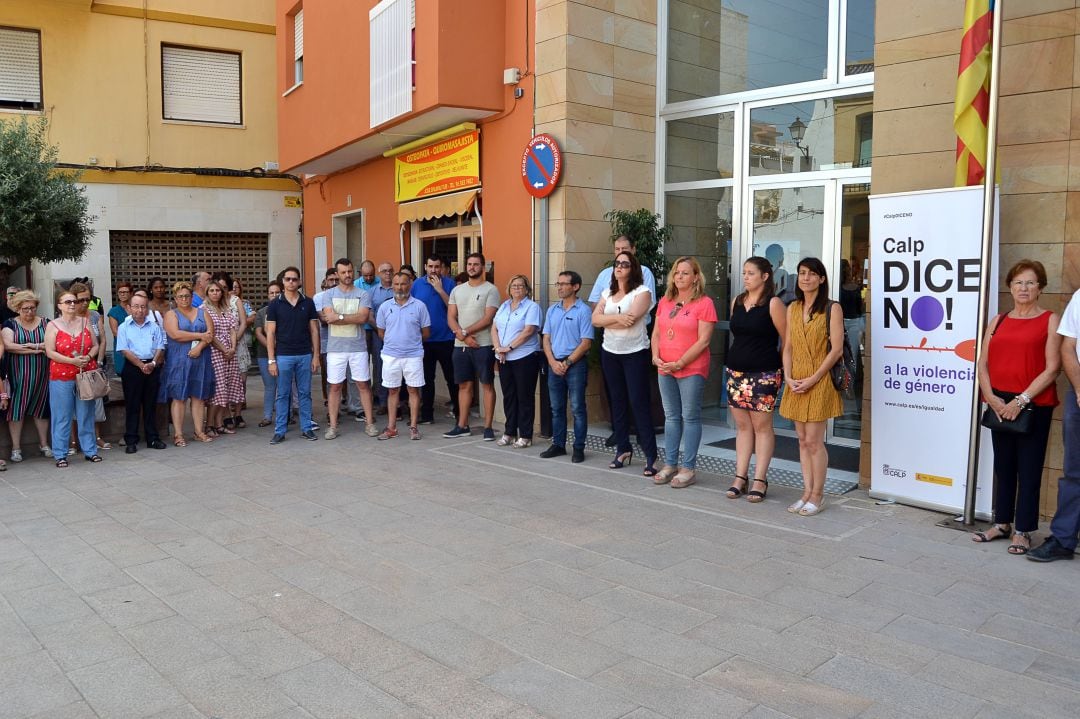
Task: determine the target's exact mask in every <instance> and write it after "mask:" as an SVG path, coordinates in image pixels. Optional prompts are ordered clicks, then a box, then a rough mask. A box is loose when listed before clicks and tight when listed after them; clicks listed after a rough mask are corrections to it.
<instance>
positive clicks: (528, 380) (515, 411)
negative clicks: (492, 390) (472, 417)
mask: <svg viewBox="0 0 1080 719" xmlns="http://www.w3.org/2000/svg"><path fill="white" fill-rule="evenodd" d="M543 357H544V355H543V354H541V353H540V352H533V353H532V354H527V355H525V356H524V357H522V358H521V359H516V360H508V361H506V362H503V363H502V364H500V365H499V366H498V367H499V384H500V385H502V391H503V413H504V414H505V415H506V432H505V434H507V435H509V436H511V437H524V438H525V439H532V436H533V422H534V420H535V419H536V380H537V378H538V377H539V376H540V362H541V360H542V358H543Z"/></svg>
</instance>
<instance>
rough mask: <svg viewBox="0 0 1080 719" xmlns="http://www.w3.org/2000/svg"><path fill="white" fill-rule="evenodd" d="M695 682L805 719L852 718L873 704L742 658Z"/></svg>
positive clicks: (838, 690) (708, 673) (707, 673)
mask: <svg viewBox="0 0 1080 719" xmlns="http://www.w3.org/2000/svg"><path fill="white" fill-rule="evenodd" d="M698 681H699V682H701V683H703V684H708V685H709V686H714V687H717V688H719V689H723V690H724V691H726V692H729V693H731V694H734V695H735V696H738V697H741V698H742V699H744V700H747V701H750V702H753V703H756V704H764V705H766V706H767V707H769V708H771V709H775V710H776V711H778V712H784V713H786V714H788V715H791V716H798V717H805V718H806V719H815V718H817V717H820V718H821V719H833V717H855V716H859V715H860V712H862V711H863V710H865V709H867V708H869V707H870V705H871V704H873V702H872V701H871V700H869V699H867V698H865V697H860V696H857V695H854V694H850V693H848V692H846V691H843V690H841V689H836V688H833V687H829V686H824V685H822V684H819V683H817V682H813V681H810V680H808V679H805V678H804V677H801V676H799V675H797V674H792V673H790V672H785V671H782V670H780V669H777V668H775V667H771V666H767V665H765V664H759V663H757V662H752V661H750V660H748V659H743V658H742V657H735V658H734V659H729V660H728V661H726V662H724V663H723V664H721V665H720V666H718V667H716V668H714V669H710V670H709V671H707V672H705V673H704V674H702V675H701V676H700V677H698Z"/></svg>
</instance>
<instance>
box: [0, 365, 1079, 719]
mask: <svg viewBox="0 0 1080 719" xmlns="http://www.w3.org/2000/svg"><path fill="white" fill-rule="evenodd" d="M256 382H257V381H256ZM252 394H254V393H252ZM316 396H317V397H318V394H316ZM253 418H254V419H257V418H258V412H257V411H255V412H252V411H249V412H248V420H249V423H250V425H251V427H249V428H248V429H246V430H242V431H241V432H240V433H239V434H237V435H236V436H233V437H226V438H223V439H220V440H218V441H217V442H215V443H214V444H211V445H203V444H199V443H197V442H192V443H190V444H189V446H188V447H186V448H183V449H178V448H174V447H172V446H171V444H170V446H169V448H168V449H167V450H164V451H157V452H155V451H150V450H146V449H141V450H140V451H139V453H138V454H136V455H126V454H124V452H123V450H122V449H119V448H118V449H114V450H111V451H109V452H106V453H105V454H106V457H105V459H106V461H105V462H103V463H101V464H96V465H95V464H90V463H87V462H83V461H82V459H81V457H75V458H74V459H75V460H76V461H73V462H72V464H71V467H70V468H69V469H67V470H63V471H61V470H57V469H55V468H54V467H53V464H52V462H51V461H50V460H45V459H41V458H28V459H27V460H26V461H25V462H23V463H22V464H19V465H14V466H11V467H10V468H9V470H8V471H7V472H6V473H4V474H2V475H0V717H2V718H7V717H52V718H54V719H61V718H63V719H81V718H83V717H124V718H127V717H131V718H135V717H157V718H158V719H165V718H166V717H168V718H169V719H182V718H187V717H192V718H194V717H219V718H220V719H251V718H256V717H274V718H276V719H299V718H300V717H322V718H330V717H343V718H349V719H369V718H375V717H427V716H431V717H462V718H464V719H481V718H483V717H507V718H513V719H526V718H527V717H583V718H585V719H606V718H610V719H615V718H616V717H626V718H627V719H652V718H654V717H708V718H720V717H747V718H753V719H765V718H767V717H784V716H791V717H830V718H831V717H980V718H986V719H991V718H994V719H998V718H1000V717H1010V718H1017V719H1023V718H1026V717H1039V718H1041V719H1045V718H1047V717H1070V718H1072V717H1077V716H1080V562H1057V563H1055V564H1051V565H1038V564H1035V563H1033V562H1029V561H1027V560H1025V559H1022V558H1017V557H1012V556H1009V555H1008V554H1006V552H1005V543H1004V542H995V543H992V544H987V545H975V544H973V543H972V542H970V541H969V539H968V536H967V535H966V534H964V533H961V532H956V531H951V530H948V529H942V528H938V527H936V526H935V522H937V521H938V520H939V519H940V518H941V517H940V515H936V514H933V513H930V512H925V511H922V510H917V509H912V508H907V507H902V506H878V505H876V504H875V503H874V502H873V501H872V500H870V499H868V497H867V496H866V494H865V493H863V492H860V491H855V492H851V493H848V494H847V495H844V496H843V497H830V498H829V499H828V508H827V510H826V511H825V512H824V513H823V514H821V515H820V516H818V517H809V518H801V517H796V516H793V515H791V514H788V513H787V512H786V511H785V507H786V506H787V504H788V503H790V502H791V501H793V500H794V499H795V498H796V496H797V494H796V491H795V490H793V489H788V488H785V487H774V488H772V490H771V491H770V493H769V497H768V500H767V501H766V502H765V503H764V504H763V505H757V506H754V505H750V504H748V503H747V502H746V501H745V500H743V501H737V502H735V501H731V500H728V499H726V498H725V497H724V494H723V489H725V488H726V487H727V485H728V483H729V481H730V478H728V477H716V476H704V477H703V478H702V481H700V482H699V484H697V485H695V486H693V487H691V488H689V489H684V490H675V489H671V488H669V487H654V486H653V485H652V484H651V482H650V481H649V480H647V479H645V478H643V477H642V476H641V468H640V467H639V466H638V464H637V463H635V464H634V465H633V467H631V468H630V469H624V470H620V471H612V470H608V469H607V468H606V464H607V461H608V459H609V458H608V457H607V456H606V455H603V456H602V455H599V454H596V453H589V455H588V456H587V460H586V462H585V463H584V464H581V465H574V464H571V463H570V462H569V459H568V458H560V459H556V460H541V459H539V458H537V456H536V455H537V454H538V453H539V451H540V450H541V449H542V445H541V446H537V447H533V448H532V449H528V450H514V449H511V448H502V447H496V446H495V444H494V443H484V442H481V441H479V437H475V436H474V437H473V438H471V439H459V440H450V439H443V438H442V436H441V434H442V432H443V431H445V430H446V429H449V427H450V423H449V421H448V420H443V421H442V423H441V424H436V425H435V426H433V427H432V426H429V427H425V428H422V429H424V430H425V436H424V438H423V440H422V441H420V442H411V441H409V440H408V439H407V438H404V437H401V438H398V439H394V440H391V441H386V442H380V441H376V440H374V439H371V438H368V437H366V436H364V435H363V432H362V426H361V425H359V424H356V423H354V422H352V421H351V420H350V421H347V422H343V423H342V426H343V434H342V436H341V437H340V438H338V439H335V440H333V441H325V440H322V439H320V441H318V442H307V441H304V440H302V439H301V438H300V437H299V436H298V434H297V432H296V431H295V428H293V430H292V431H291V432H290V434H289V437H288V439H287V441H286V442H284V443H283V444H281V445H279V446H273V447H272V446H270V445H269V439H270V435H271V432H270V428H266V429H255V428H254V424H255V422H254V421H252V420H253ZM320 437H321V433H320ZM1040 539H1041V536H1040Z"/></svg>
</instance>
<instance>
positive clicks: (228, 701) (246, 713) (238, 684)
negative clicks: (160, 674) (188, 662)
mask: <svg viewBox="0 0 1080 719" xmlns="http://www.w3.org/2000/svg"><path fill="white" fill-rule="evenodd" d="M170 678H171V679H172V682H173V683H174V684H175V685H176V686H177V687H178V688H179V689H180V691H182V692H183V693H184V694H185V695H186V696H187V697H188V699H189V700H190V701H191V704H192V705H194V706H195V708H197V709H198V710H199V711H201V712H202V713H203V714H205V715H207V716H211V717H251V719H261V718H262V717H269V716H272V715H275V714H278V713H280V712H282V711H284V710H286V709H290V708H292V707H293V706H295V704H296V703H295V702H294V701H293V700H292V699H290V698H289V697H288V696H286V695H285V693H283V692H282V691H281V690H280V689H279V688H277V687H275V686H273V685H272V684H270V683H269V682H266V681H264V680H263V679H262V678H261V677H259V676H256V675H255V674H254V673H253V672H252V671H251V670H250V669H248V668H246V667H244V666H243V665H241V664H240V662H238V661H236V660H235V659H232V658H225V659H216V660H214V661H211V662H208V663H206V664H201V665H199V666H195V667H191V668H189V669H186V670H184V671H182V672H180V673H178V674H175V675H173V676H172V677H170Z"/></svg>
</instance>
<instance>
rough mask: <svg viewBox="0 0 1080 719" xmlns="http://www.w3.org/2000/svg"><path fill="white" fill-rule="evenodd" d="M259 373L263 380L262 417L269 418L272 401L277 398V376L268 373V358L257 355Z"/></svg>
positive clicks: (271, 415) (272, 410)
mask: <svg viewBox="0 0 1080 719" xmlns="http://www.w3.org/2000/svg"><path fill="white" fill-rule="evenodd" d="M259 374H260V375H261V376H262V382H263V419H271V418H273V416H274V402H275V401H276V400H277V380H278V378H277V377H275V376H274V375H272V374H270V360H269V359H267V358H266V357H259Z"/></svg>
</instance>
